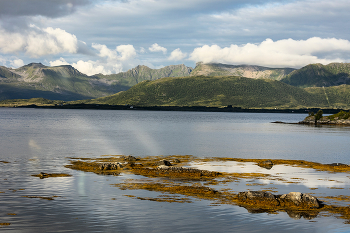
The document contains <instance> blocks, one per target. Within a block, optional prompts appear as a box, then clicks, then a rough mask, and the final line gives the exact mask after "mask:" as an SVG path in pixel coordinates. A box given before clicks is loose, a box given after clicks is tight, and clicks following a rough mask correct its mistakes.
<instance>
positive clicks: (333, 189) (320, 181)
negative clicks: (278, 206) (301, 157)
mask: <svg viewBox="0 0 350 233" xmlns="http://www.w3.org/2000/svg"><path fill="white" fill-rule="evenodd" d="M190 167H193V168H198V169H203V170H209V171H218V172H226V173H259V174H268V175H270V176H268V177H259V178H257V179H248V180H242V181H241V182H240V183H238V184H237V183H233V184H229V185H227V184H226V188H232V189H233V190H236V189H239V190H241V189H243V190H244V188H246V187H247V186H249V189H251V190H253V187H254V188H255V189H254V190H266V189H270V190H272V191H273V192H278V193H280V194H282V193H288V192H307V193H313V194H315V195H316V196H318V197H326V196H339V195H344V196H347V195H348V194H349V189H350V175H349V174H348V173H330V172H324V171H317V170H314V169H310V168H301V167H296V166H290V165H274V166H273V167H272V168H271V169H266V168H263V167H260V166H258V165H257V164H255V163H252V162H235V161H228V162H201V163H191V164H190ZM237 186H238V187H237ZM346 199H348V201H346V200H344V201H343V202H342V203H341V204H342V205H348V204H350V199H349V198H346ZM332 203H337V204H339V203H338V202H336V201H333V202H332Z"/></svg>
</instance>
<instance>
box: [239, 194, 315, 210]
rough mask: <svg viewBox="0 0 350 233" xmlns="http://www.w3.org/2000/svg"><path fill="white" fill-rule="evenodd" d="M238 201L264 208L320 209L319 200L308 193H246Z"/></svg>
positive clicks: (240, 195)
mask: <svg viewBox="0 0 350 233" xmlns="http://www.w3.org/2000/svg"><path fill="white" fill-rule="evenodd" d="M238 199H239V200H240V201H241V202H243V203H246V204H249V205H255V206H260V207H261V208H263V207H282V208H283V207H285V208H297V209H315V208H320V202H319V201H318V199H317V198H316V197H314V196H312V195H310V194H307V193H300V192H290V193H288V194H283V195H274V194H272V193H269V192H265V191H246V192H240V193H239V194H238Z"/></svg>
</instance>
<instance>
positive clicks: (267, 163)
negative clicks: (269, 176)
mask: <svg viewBox="0 0 350 233" xmlns="http://www.w3.org/2000/svg"><path fill="white" fill-rule="evenodd" d="M258 166H259V167H263V168H266V169H269V170H270V169H271V168H272V167H273V163H272V161H271V160H269V159H268V160H265V161H261V162H259V163H258Z"/></svg>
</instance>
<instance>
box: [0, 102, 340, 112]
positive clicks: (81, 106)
mask: <svg viewBox="0 0 350 233" xmlns="http://www.w3.org/2000/svg"><path fill="white" fill-rule="evenodd" d="M0 107H3V108H45V109H92V110H140V111H142V110H145V111H189V112H251V113H299V114H300V113H304V114H305V113H309V112H317V111H318V110H320V109H321V108H300V109H268V108H241V107H232V106H227V107H206V106H132V105H107V104H63V105H36V104H31V105H21V106H10V105H9V106H0ZM341 110H343V109H322V111H323V113H325V114H335V113H338V112H340V111H341Z"/></svg>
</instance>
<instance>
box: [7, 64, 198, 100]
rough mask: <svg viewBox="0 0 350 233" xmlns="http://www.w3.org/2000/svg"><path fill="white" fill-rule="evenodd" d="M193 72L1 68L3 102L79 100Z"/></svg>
mask: <svg viewBox="0 0 350 233" xmlns="http://www.w3.org/2000/svg"><path fill="white" fill-rule="evenodd" d="M191 71H192V68H190V67H186V66H185V65H172V66H167V67H164V68H161V69H150V68H148V67H147V66H137V67H135V68H133V69H131V70H129V71H127V72H122V73H119V74H111V75H103V74H96V75H93V76H87V75H85V74H83V73H81V72H79V71H78V70H76V69H75V68H73V67H72V66H70V65H63V66H55V67H49V66H44V65H43V64H41V63H31V64H28V65H25V66H23V67H20V68H18V69H11V68H7V67H4V66H0V100H4V99H29V98H38V97H42V98H46V99H51V100H66V101H70V100H80V99H91V98H98V97H102V96H108V95H112V94H115V93H117V92H120V91H125V90H127V89H129V88H130V87H132V86H133V85H135V84H137V83H139V82H141V81H143V80H156V79H159V78H162V77H181V76H189V74H190V73H191Z"/></svg>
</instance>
